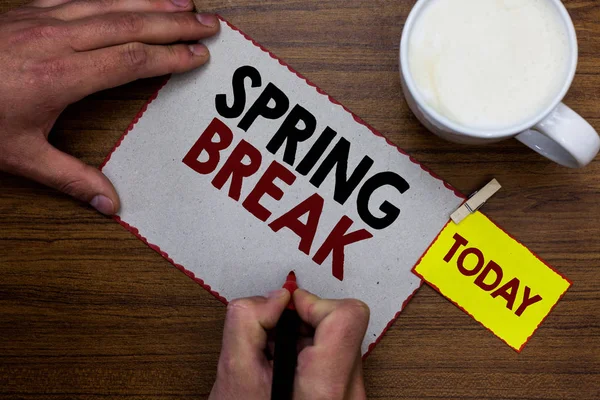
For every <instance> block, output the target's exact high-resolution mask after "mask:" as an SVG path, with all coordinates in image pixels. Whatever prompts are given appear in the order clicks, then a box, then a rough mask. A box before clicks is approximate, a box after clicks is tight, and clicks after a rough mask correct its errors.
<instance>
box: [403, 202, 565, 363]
mask: <svg viewBox="0 0 600 400" xmlns="http://www.w3.org/2000/svg"><path fill="white" fill-rule="evenodd" d="M413 272H414V273H415V274H417V275H418V276H420V277H421V278H422V279H424V280H425V281H426V282H427V283H428V284H429V285H431V286H432V287H434V288H435V289H436V290H437V291H439V292H440V293H441V294H443V295H444V296H446V297H447V298H448V299H450V300H451V301H452V302H453V303H454V304H456V305H457V306H458V307H460V308H461V309H462V310H464V311H465V312H467V313H468V314H469V315H471V316H472V317H473V318H475V319H476V320H477V321H479V322H480V323H481V324H483V325H484V326H485V327H486V328H488V329H490V330H491V331H492V332H493V333H494V334H496V336H498V337H499V338H500V339H502V340H503V341H505V342H506V343H507V344H508V345H509V346H510V347H512V348H514V349H515V350H517V351H521V350H522V348H523V346H524V345H525V343H526V342H527V340H528V339H529V338H530V337H531V335H533V333H534V331H535V330H536V329H537V327H538V326H539V325H540V324H541V323H542V321H543V320H544V318H545V317H546V316H547V315H548V314H549V313H550V311H551V310H552V308H553V307H554V306H555V305H556V303H557V302H558V301H559V300H560V298H561V297H562V296H563V294H564V293H565V292H566V291H567V289H568V288H569V286H571V282H570V281H569V280H568V279H566V278H565V277H563V276H562V275H560V274H559V273H558V272H556V271H555V270H554V269H552V268H551V267H550V266H549V265H547V264H545V263H544V262H543V261H542V260H540V259H539V258H538V257H537V256H536V255H535V254H533V253H532V252H531V251H529V249H527V248H526V247H525V246H523V245H522V244H521V243H519V242H517V241H516V240H515V239H513V238H512V237H511V236H510V235H508V234H507V233H506V232H504V231H503V230H502V229H501V228H499V227H498V226H497V225H496V224H494V223H493V222H492V221H490V220H489V219H488V218H487V217H486V216H485V215H483V214H481V213H480V212H476V213H474V214H472V215H470V216H469V217H467V219H465V220H464V221H463V222H461V223H460V224H459V225H456V224H454V223H452V222H449V223H448V224H447V225H446V227H444V229H443V230H442V232H441V233H440V235H439V236H438V237H437V238H436V240H435V241H434V242H433V243H432V245H431V247H430V248H429V249H428V250H427V252H426V253H425V254H424V255H423V257H422V258H421V260H420V261H419V263H418V264H417V265H416V266H415V267H414V269H413Z"/></svg>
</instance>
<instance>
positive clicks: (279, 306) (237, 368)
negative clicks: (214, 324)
mask: <svg viewBox="0 0 600 400" xmlns="http://www.w3.org/2000/svg"><path fill="white" fill-rule="evenodd" d="M289 299H290V296H289V293H288V292H287V290H285V289H282V290H279V291H276V292H273V294H271V296H270V297H269V298H262V297H254V298H249V299H240V300H234V301H232V302H231V303H229V306H228V310H227V317H226V320H225V329H224V332H223V347H222V350H221V357H220V359H219V366H218V372H217V379H216V381H215V384H214V386H213V389H212V391H211V394H210V397H209V400H237V399H242V398H243V399H248V400H270V398H271V385H272V377H273V363H272V361H269V360H268V358H267V356H266V354H265V351H266V350H267V351H268V345H269V343H268V335H267V331H269V330H271V329H273V328H275V325H276V324H277V321H278V319H279V317H280V316H281V313H282V312H283V310H284V308H285V307H286V305H287V304H288V302H289ZM294 304H295V306H296V310H297V311H298V315H299V316H300V318H301V319H302V320H303V321H304V322H305V323H306V324H307V327H309V328H312V329H308V330H306V329H305V332H304V333H305V334H306V333H310V334H309V335H307V336H306V337H304V339H302V340H301V341H300V343H299V354H298V365H297V368H296V376H295V381H294V400H363V399H366V394H365V389H364V383H363V374H362V362H361V351H360V346H361V343H362V340H363V338H364V335H365V332H366V329H367V325H368V322H369V308H368V307H367V306H366V305H365V304H364V303H362V302H360V301H358V300H350V299H348V300H322V299H320V298H319V297H317V296H315V295H313V294H310V293H308V292H306V291H304V290H296V291H295V292H294ZM305 328H306V327H305ZM313 329H314V330H313ZM311 330H313V331H312V332H310V331H311Z"/></svg>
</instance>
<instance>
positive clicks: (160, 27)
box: [0, 0, 219, 214]
mask: <svg viewBox="0 0 600 400" xmlns="http://www.w3.org/2000/svg"><path fill="white" fill-rule="evenodd" d="M192 9H193V4H192V1H191V0H36V1H34V2H33V3H31V4H29V5H27V6H25V7H21V8H18V9H15V10H11V11H9V12H7V13H5V14H2V15H0V71H2V74H3V75H2V79H1V80H0V142H1V143H2V145H1V146H0V170H1V171H6V172H9V173H12V174H16V175H22V176H24V177H27V178H30V179H33V180H36V181H38V182H40V183H42V184H45V185H47V186H50V187H53V188H56V189H58V190H60V191H62V192H64V193H66V194H68V195H71V196H73V197H75V198H77V199H79V200H82V201H84V202H86V203H90V204H91V205H92V206H93V207H95V208H96V209H98V210H99V211H100V212H102V213H104V214H114V213H115V212H117V211H118V209H119V197H118V195H117V193H116V191H115V189H114V187H113V185H112V184H111V183H110V181H109V180H108V179H107V178H106V177H105V176H104V175H103V174H102V173H101V172H100V171H99V170H97V169H96V168H93V167H91V166H88V165H86V164H84V163H83V162H81V161H79V160H78V159H76V158H74V157H71V156H69V155H67V154H65V153H63V152H61V151H59V150H57V149H56V148H54V147H52V146H51V145H50V144H49V143H48V140H47V139H48V134H49V133H50V129H51V128H52V126H53V125H54V123H55V122H56V119H57V118H58V116H59V114H60V113H61V112H62V111H63V110H64V109H65V108H66V106H67V105H69V104H71V103H74V102H76V101H78V100H80V99H82V98H83V97H85V96H87V95H89V94H91V93H94V92H97V91H99V90H103V89H108V88H111V87H115V86H119V85H122V84H125V83H128V82H131V81H134V80H136V79H139V78H147V77H152V76H159V75H166V74H169V73H177V72H183V71H187V70H190V69H193V68H196V67H199V66H200V65H202V64H204V63H205V62H206V61H207V60H208V57H209V54H208V50H207V49H206V47H205V46H203V45H202V44H191V45H187V44H172V43H175V42H182V41H190V42H192V41H198V40H200V39H202V38H205V37H208V36H212V35H214V34H215V33H216V32H217V31H218V30H219V21H218V19H217V18H216V17H215V16H212V15H208V14H198V15H196V14H194V13H192V12H191V11H192Z"/></svg>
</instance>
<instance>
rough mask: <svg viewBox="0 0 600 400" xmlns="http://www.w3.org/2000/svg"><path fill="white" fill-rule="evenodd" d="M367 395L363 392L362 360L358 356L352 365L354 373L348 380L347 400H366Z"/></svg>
mask: <svg viewBox="0 0 600 400" xmlns="http://www.w3.org/2000/svg"><path fill="white" fill-rule="evenodd" d="M366 398H367V393H366V391H365V380H364V377H363V368H362V359H361V356H360V354H359V355H358V356H357V359H356V362H355V363H354V371H353V372H352V377H351V378H350V384H349V389H348V399H349V400H366Z"/></svg>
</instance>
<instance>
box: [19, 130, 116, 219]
mask: <svg viewBox="0 0 600 400" xmlns="http://www.w3.org/2000/svg"><path fill="white" fill-rule="evenodd" d="M10 172H13V173H16V174H19V175H22V176H25V177H26V178H29V179H32V180H35V181H37V182H39V183H41V184H43V185H46V186H49V187H52V188H55V189H57V190H60V191H61V192H63V193H66V194H68V195H69V196H72V197H75V198H76V199H79V200H81V201H83V202H85V203H89V204H90V205H92V206H93V207H94V208H96V209H97V210H98V211H100V212H101V213H103V214H107V215H112V214H114V213H116V212H117V211H118V209H119V206H120V203H119V196H118V195H117V191H116V190H115V188H114V186H113V185H112V183H110V181H109V180H108V178H107V177H106V176H104V174H102V172H100V171H99V170H98V169H96V168H93V167H91V166H89V165H87V164H85V163H83V162H81V161H80V160H78V159H76V158H75V157H72V156H70V155H68V154H65V153H63V152H61V151H59V150H57V149H56V148H54V147H52V146H51V145H50V144H49V143H48V142H45V141H44V142H39V144H38V143H35V144H34V145H32V146H30V147H29V148H28V149H27V150H26V153H25V155H24V157H23V158H22V162H21V163H20V164H19V165H18V166H16V167H15V168H14V169H13V170H12V171H10Z"/></svg>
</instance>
